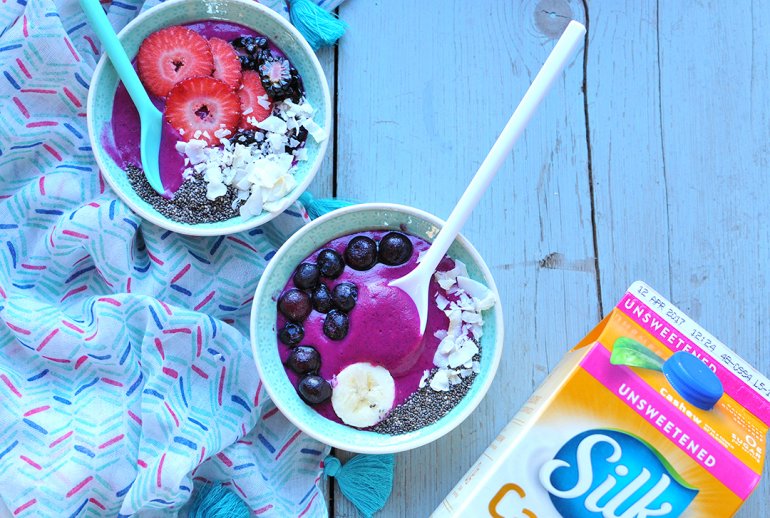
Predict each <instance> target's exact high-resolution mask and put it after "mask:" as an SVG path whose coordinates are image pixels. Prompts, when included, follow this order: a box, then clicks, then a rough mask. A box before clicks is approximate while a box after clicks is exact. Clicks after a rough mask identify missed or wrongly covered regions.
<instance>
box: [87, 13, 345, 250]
mask: <svg viewBox="0 0 770 518" xmlns="http://www.w3.org/2000/svg"><path fill="white" fill-rule="evenodd" d="M191 2H195V3H204V4H209V3H212V2H209V1H208V0H169V1H167V2H164V3H162V4H159V5H157V6H155V7H152V8H151V9H148V10H147V11H144V12H143V13H141V14H139V15H138V16H137V17H136V18H134V19H133V20H131V21H130V22H129V23H128V24H126V26H125V27H123V29H121V30H120V32H118V40H120V42H121V44H122V43H123V39H124V38H125V36H126V35H127V34H128V33H129V32H131V31H132V30H133V29H134V28H135V27H136V26H137V25H140V24H141V23H143V22H144V21H145V20H146V19H147V18H149V17H151V16H155V15H157V14H158V13H160V12H163V11H164V10H171V9H174V8H176V7H177V6H178V5H182V4H188V3H191ZM216 3H219V4H238V5H240V6H242V7H243V8H245V9H251V10H252V11H256V12H259V13H260V14H262V15H264V16H267V17H268V18H271V19H272V20H274V21H275V22H276V23H278V25H280V26H281V27H282V28H283V29H284V30H286V31H287V32H289V33H290V34H292V36H294V38H295V39H296V40H297V42H298V44H299V46H300V47H301V48H302V50H303V51H304V52H305V53H306V54H307V55H308V57H309V59H310V63H311V65H312V68H313V71H314V72H315V74H316V75H317V76H318V77H319V79H320V83H321V94H322V97H323V103H324V108H325V110H324V111H325V115H326V116H325V117H324V125H323V128H324V129H325V130H326V131H327V134H328V135H327V138H326V139H324V140H323V142H320V143H319V147H318V154H317V156H316V158H315V161H314V162H313V163H312V164H311V165H310V167H309V168H308V174H307V176H306V177H305V179H304V180H303V181H302V182H301V183H298V184H297V185H296V186H295V187H294V189H292V190H291V191H290V192H289V193H288V194H287V195H286V196H285V197H284V198H283V200H284V201H283V204H282V205H281V208H280V210H277V211H275V212H264V211H263V214H261V215H258V216H252V217H251V218H249V219H247V220H245V221H243V222H241V223H238V224H232V225H230V226H228V227H225V228H212V227H210V226H209V225H212V223H196V224H189V223H181V222H178V221H174V220H172V219H170V218H167V217H165V216H163V215H162V214H160V213H159V212H157V211H155V210H154V209H153V210H152V211H148V210H146V209H145V208H143V207H141V206H140V205H138V204H137V203H135V201H134V200H133V199H131V198H130V197H129V196H127V195H124V193H123V189H122V188H121V187H120V186H119V185H118V184H117V181H116V180H115V179H113V178H112V174H111V173H110V172H108V171H109V169H108V168H107V167H106V165H107V164H105V163H103V161H102V158H101V156H100V153H98V152H97V147H100V146H101V143H100V135H99V134H98V133H99V132H98V129H97V128H96V127H94V123H92V120H93V119H92V118H91V116H90V114H91V113H93V107H94V103H95V102H96V101H95V97H96V94H95V91H96V89H95V88H93V85H94V84H96V83H98V81H99V78H100V77H101V75H102V74H103V73H104V69H105V68H106V67H107V63H108V61H109V58H108V56H107V54H106V53H102V55H101V57H100V58H99V62H98V63H97V65H96V67H95V68H94V73H93V75H92V76H91V87H90V88H89V89H88V97H87V99H86V125H87V126H88V138H89V139H90V140H91V146H92V152H91V153H92V155H93V156H94V159H95V160H96V165H97V167H99V170H100V172H101V176H102V178H104V179H105V180H106V181H107V183H108V184H109V186H110V188H111V189H112V190H113V192H114V193H115V194H116V195H117V196H118V197H119V198H120V199H121V200H122V201H123V202H124V203H125V204H126V205H128V207H129V208H130V209H131V210H132V211H133V212H134V213H135V214H136V215H138V216H139V217H141V218H142V219H144V220H145V221H148V222H150V223H152V224H154V225H157V226H159V227H161V228H164V229H166V230H171V231H172V232H176V233H179V234H184V235H188V236H223V235H228V234H234V233H237V232H243V231H244V230H250V229H252V228H255V227H259V226H261V225H264V224H265V223H267V222H268V221H270V220H272V219H273V218H275V217H277V216H279V215H280V214H281V213H283V212H284V211H285V210H286V209H288V208H289V207H290V206H291V205H292V204H293V203H294V202H295V201H297V199H298V198H299V197H300V196H301V195H302V193H303V192H305V190H307V188H308V186H309V185H310V182H312V181H313V179H314V178H315V176H316V174H317V173H318V170H319V169H320V168H321V164H322V163H323V161H324V159H325V157H326V151H327V149H328V146H329V140H331V138H332V135H333V132H332V128H331V124H332V104H331V94H330V91H329V83H328V80H327V78H326V74H325V73H324V71H323V67H322V66H321V62H320V61H319V60H318V56H317V55H316V53H315V51H313V49H312V47H310V44H309V43H308V42H307V40H306V39H305V37H304V36H302V34H301V33H300V32H299V31H298V30H297V29H296V28H295V27H294V26H293V25H292V24H291V23H289V21H287V20H286V18H284V17H283V16H281V15H280V14H278V13H277V12H275V11H274V10H272V9H270V8H269V7H265V6H264V5H262V4H259V3H257V2H253V1H251V0H216ZM232 22H233V23H241V22H239V21H237V20H233V21H232ZM231 219H235V218H231ZM227 221H229V220H225V221H220V222H217V223H216V224H217V225H221V224H223V223H226V222H227Z"/></svg>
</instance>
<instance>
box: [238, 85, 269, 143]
mask: <svg viewBox="0 0 770 518" xmlns="http://www.w3.org/2000/svg"><path fill="white" fill-rule="evenodd" d="M241 85H242V86H241V89H240V90H238V97H240V98H241V125H240V127H241V128H243V129H256V126H255V125H254V124H253V123H254V122H262V121H263V120H265V119H267V118H268V117H269V116H270V114H271V113H273V106H272V104H271V103H270V98H269V97H268V96H267V93H266V92H265V88H264V87H263V86H262V81H261V80H260V79H259V74H257V73H256V72H254V71H253V70H245V71H244V72H243V77H242V78H241Z"/></svg>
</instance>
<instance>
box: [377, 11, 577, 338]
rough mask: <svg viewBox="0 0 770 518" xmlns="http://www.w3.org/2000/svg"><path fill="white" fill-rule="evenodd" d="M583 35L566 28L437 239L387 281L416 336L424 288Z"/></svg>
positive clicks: (424, 313) (423, 317) (423, 312)
mask: <svg viewBox="0 0 770 518" xmlns="http://www.w3.org/2000/svg"><path fill="white" fill-rule="evenodd" d="M585 33H586V28H585V27H583V25H582V24H580V23H578V22H576V21H574V20H573V21H571V22H570V23H569V25H567V28H566V29H565V30H564V33H563V34H562V35H561V37H560V38H559V41H557V42H556V46H555V47H554V48H553V50H552V51H551V54H550V55H549V56H548V59H546V60H545V63H544V64H543V67H542V68H541V69H540V72H538V74H537V76H536V77H535V79H534V81H532V84H531V85H530V87H529V89H528V90H527V92H526V93H525V94H524V97H523V98H522V100H521V102H520V103H519V106H518V107H517V108H516V111H514V112H513V115H512V116H511V118H510V120H509V121H508V124H506V125H505V128H503V131H502V133H500V136H499V137H498V138H497V141H496V142H495V144H494V145H493V146H492V149H491V150H490V151H489V154H488V155H487V157H486V158H485V159H484V162H482V164H481V166H480V167H479V170H478V171H477V172H476V175H475V176H474V177H473V179H472V180H471V183H470V184H469V185H468V188H467V189H465V192H464V193H463V195H462V197H461V198H460V200H459V201H458V202H457V205H456V206H455V208H454V210H452V213H451V214H450V215H449V218H448V219H447V220H446V223H445V224H444V226H443V227H442V229H441V231H440V232H439V233H438V236H436V239H435V240H434V241H433V243H432V244H431V245H430V248H429V249H428V250H427V252H425V255H423V257H422V260H421V261H420V264H418V265H417V267H416V268H415V269H414V270H412V271H411V272H409V273H408V274H406V275H404V276H403V277H401V278H399V279H394V280H392V281H390V283H389V286H393V287H396V288H399V289H400V290H402V291H404V292H405V293H406V294H407V295H409V297H410V298H411V299H412V301H414V304H415V306H417V313H418V315H419V317H420V335H423V334H424V333H425V324H426V323H427V320H428V287H429V285H430V279H431V277H432V276H433V273H434V272H435V271H436V267H437V266H438V264H439V262H441V259H442V258H443V257H444V254H446V252H447V250H449V246H450V245H451V244H452V242H454V240H455V237H457V234H459V233H460V229H461V228H462V226H463V225H464V224H465V221H466V220H467V219H468V216H470V214H471V212H472V211H473V209H474V208H476V205H477V204H478V202H479V199H480V198H481V195H482V194H484V192H485V191H486V190H487V187H489V184H490V182H491V181H492V179H493V178H494V177H495V174H497V171H498V170H499V169H500V167H501V166H502V165H503V162H504V161H505V159H506V158H508V154H509V153H510V152H511V149H512V148H513V145H514V144H515V143H516V141H517V140H518V138H519V136H520V135H521V134H522V132H523V131H524V128H525V127H526V126H527V123H528V122H529V120H530V119H531V118H532V115H533V114H534V113H535V110H536V109H537V107H538V106H539V105H540V102H541V101H542V100H543V97H545V94H546V93H548V90H549V89H550V88H551V85H552V84H553V83H554V81H555V80H556V78H557V77H558V76H559V75H560V74H561V72H562V70H563V69H564V67H565V66H566V65H567V62H568V61H569V60H570V59H571V58H572V55H573V54H574V53H575V50H576V49H577V47H578V45H579V44H580V43H581V42H582V41H583V37H584V36H585Z"/></svg>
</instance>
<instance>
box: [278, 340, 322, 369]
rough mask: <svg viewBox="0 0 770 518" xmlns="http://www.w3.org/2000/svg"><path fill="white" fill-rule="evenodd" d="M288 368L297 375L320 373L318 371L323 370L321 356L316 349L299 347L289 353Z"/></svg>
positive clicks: (306, 346)
mask: <svg viewBox="0 0 770 518" xmlns="http://www.w3.org/2000/svg"><path fill="white" fill-rule="evenodd" d="M286 366H287V367H289V368H290V369H291V370H293V371H294V372H296V373H297V374H307V373H309V372H318V369H320V368H321V355H320V354H318V351H316V350H315V348H314V347H310V346H309V345H298V346H297V347H295V348H294V349H292V350H291V352H290V353H289V357H288V358H287V359H286Z"/></svg>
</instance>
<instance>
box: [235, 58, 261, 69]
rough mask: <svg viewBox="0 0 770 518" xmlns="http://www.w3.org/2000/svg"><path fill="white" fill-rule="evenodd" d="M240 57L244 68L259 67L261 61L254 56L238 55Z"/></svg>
mask: <svg viewBox="0 0 770 518" xmlns="http://www.w3.org/2000/svg"><path fill="white" fill-rule="evenodd" d="M238 58H239V59H240V60H241V69H242V70H256V69H257V67H259V63H258V62H257V60H255V59H254V57H253V56H250V55H248V54H246V55H242V56H238Z"/></svg>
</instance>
